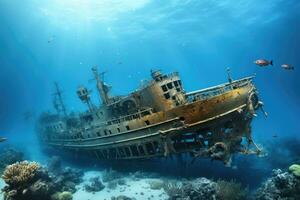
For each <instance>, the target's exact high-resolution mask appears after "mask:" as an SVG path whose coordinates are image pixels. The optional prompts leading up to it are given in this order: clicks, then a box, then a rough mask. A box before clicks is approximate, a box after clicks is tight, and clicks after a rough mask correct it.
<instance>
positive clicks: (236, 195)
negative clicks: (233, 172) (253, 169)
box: [217, 180, 248, 200]
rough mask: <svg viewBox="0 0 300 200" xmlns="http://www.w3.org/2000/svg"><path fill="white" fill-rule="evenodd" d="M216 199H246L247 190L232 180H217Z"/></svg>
mask: <svg viewBox="0 0 300 200" xmlns="http://www.w3.org/2000/svg"><path fill="white" fill-rule="evenodd" d="M217 184H218V190H217V199H225V200H226V199H228V200H244V199H246V197H247V192H248V191H247V189H244V188H243V187H242V185H241V184H240V183H237V182H236V181H234V180H231V181H224V180H218V181H217Z"/></svg>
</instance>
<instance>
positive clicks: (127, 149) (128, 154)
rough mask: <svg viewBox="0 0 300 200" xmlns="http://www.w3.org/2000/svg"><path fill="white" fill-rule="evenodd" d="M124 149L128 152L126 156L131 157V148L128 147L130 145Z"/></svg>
mask: <svg viewBox="0 0 300 200" xmlns="http://www.w3.org/2000/svg"><path fill="white" fill-rule="evenodd" d="M124 149H125V154H126V156H127V157H130V156H131V154H130V151H129V148H128V147H125V148H124Z"/></svg>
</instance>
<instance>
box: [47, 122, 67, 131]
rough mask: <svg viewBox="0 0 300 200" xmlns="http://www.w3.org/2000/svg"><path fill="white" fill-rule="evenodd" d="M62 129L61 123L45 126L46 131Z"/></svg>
mask: <svg viewBox="0 0 300 200" xmlns="http://www.w3.org/2000/svg"><path fill="white" fill-rule="evenodd" d="M61 129H63V125H62V123H59V124H53V125H49V126H46V130H47V131H58V130H61Z"/></svg>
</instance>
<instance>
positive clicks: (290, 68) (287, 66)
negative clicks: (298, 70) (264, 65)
mask: <svg viewBox="0 0 300 200" xmlns="http://www.w3.org/2000/svg"><path fill="white" fill-rule="evenodd" d="M281 67H282V68H283V69H286V70H294V67H293V66H292V65H289V64H283V65H281Z"/></svg>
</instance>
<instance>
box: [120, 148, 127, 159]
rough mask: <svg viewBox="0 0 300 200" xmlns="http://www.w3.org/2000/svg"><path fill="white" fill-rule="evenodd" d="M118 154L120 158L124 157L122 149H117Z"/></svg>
mask: <svg viewBox="0 0 300 200" xmlns="http://www.w3.org/2000/svg"><path fill="white" fill-rule="evenodd" d="M118 152H119V155H120V156H121V157H126V154H125V152H124V150H123V149H122V148H118Z"/></svg>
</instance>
